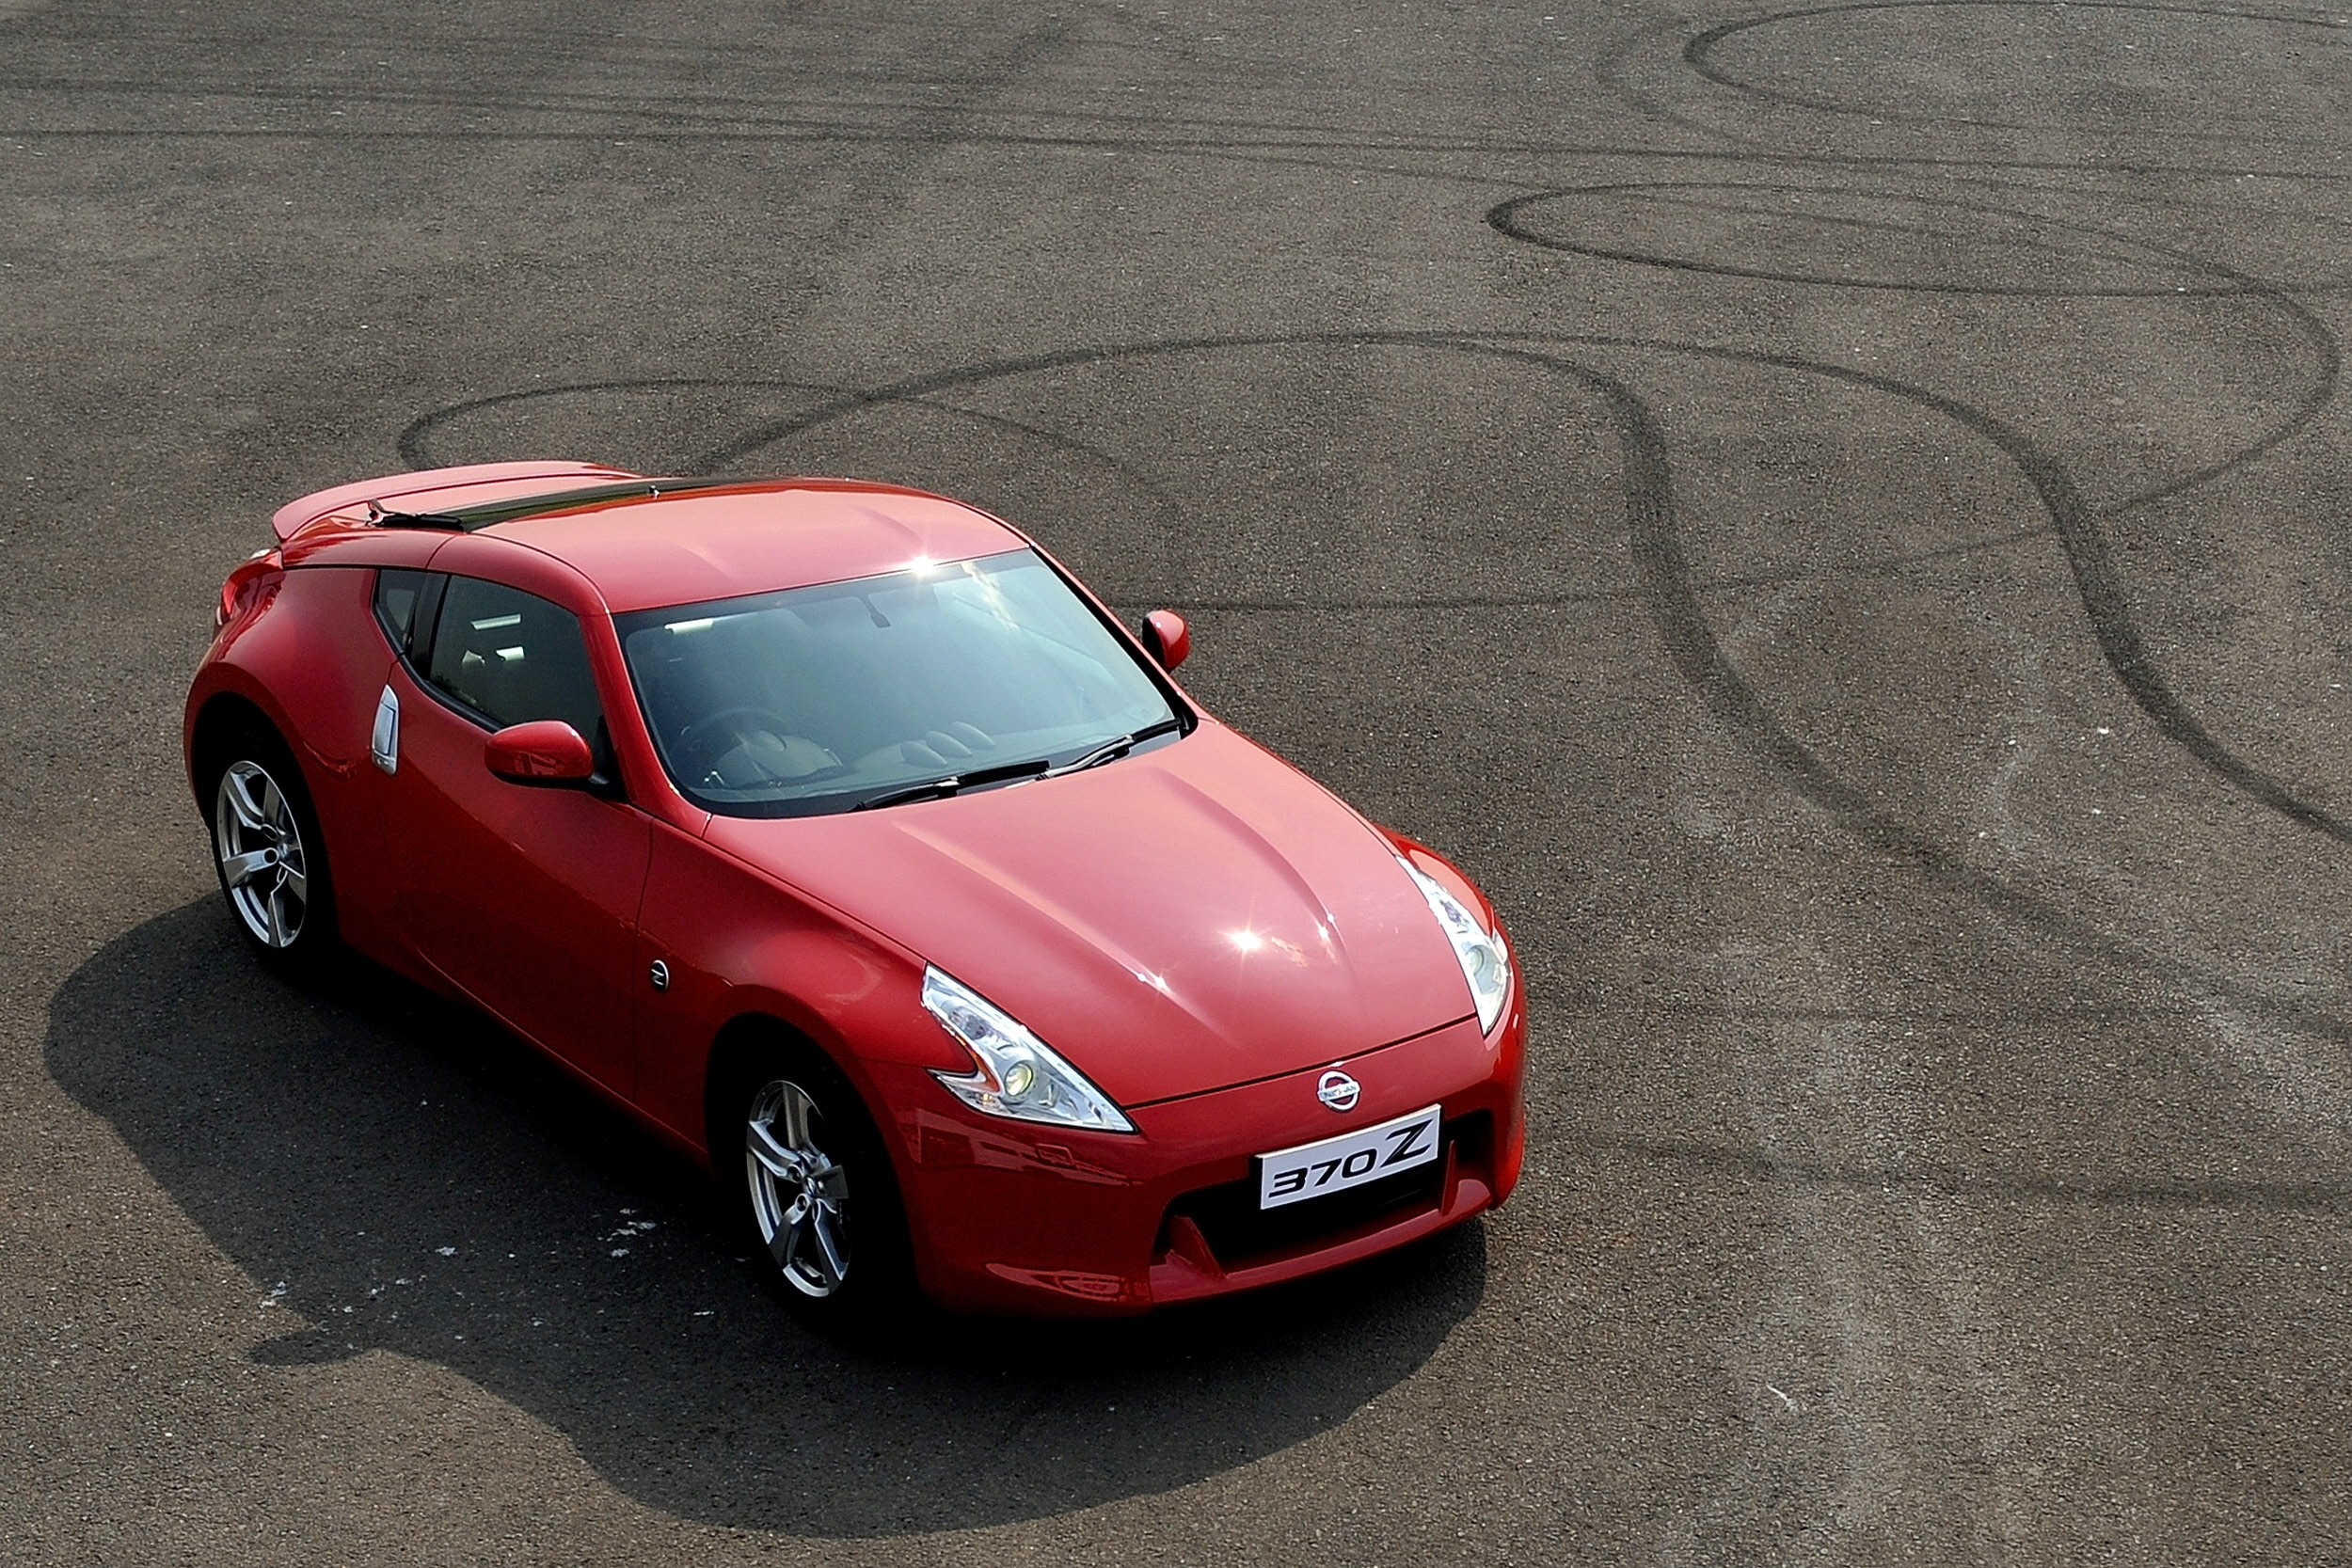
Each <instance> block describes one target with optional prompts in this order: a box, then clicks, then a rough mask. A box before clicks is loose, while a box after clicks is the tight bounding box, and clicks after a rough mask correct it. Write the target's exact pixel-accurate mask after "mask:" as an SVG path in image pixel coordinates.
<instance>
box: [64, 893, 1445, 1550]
mask: <svg viewBox="0 0 2352 1568" xmlns="http://www.w3.org/2000/svg"><path fill="white" fill-rule="evenodd" d="M46 1059H47V1065H48V1069H49V1071H50V1073H51V1074H52V1076H53V1077H54V1078H55V1079H56V1082H57V1083H58V1084H59V1085H62V1086H63V1087H64V1088H65V1090H66V1091H67V1092H68V1093H69V1094H71V1095H72V1097H73V1098H74V1099H75V1100H76V1101H79V1102H80V1103H81V1104H82V1105H84V1106H85V1107H87V1109H89V1110H90V1111H92V1112H94V1113H96V1114H97V1115H99V1116H100V1117H104V1118H105V1119H106V1120H107V1121H108V1122H109V1123H111V1124H112V1125H113V1126H114V1127H115V1129H116V1130H117V1132H119V1134H120V1135H121V1137H122V1139H123V1140H124V1142H125V1143H126V1144H128V1145H129V1147H130V1148H131V1150H132V1152H133V1153H134V1154H135V1155H136V1156H137V1158H138V1159H139V1161H140V1162H141V1163H142V1164H144V1165H145V1166H146V1167H147V1169H148V1170H149V1172H150V1173H151V1175H152V1176H153V1177H154V1178H155V1180H157V1181H158V1182H159V1183H160V1184H161V1185H162V1187H163V1188H164V1190H165V1192H166V1193H167V1194H168V1195H169V1196H170V1197H171V1198H172V1199H173V1201H175V1202H176V1203H177V1204H178V1205H179V1206H180V1207H181V1208H182V1209H183V1211H184V1212H185V1213H186V1214H187V1215H188V1217H189V1218H190V1219H191V1220H193V1221H194V1222H195V1223H196V1224H197V1226H198V1227H200V1228H201V1229H202V1231H203V1232H204V1233H205V1235H206V1236H207V1237H209V1238H210V1239H211V1241H212V1242H213V1243H215V1245H217V1246H218V1247H219V1248H220V1249H221V1250H222V1251H223V1252H224V1253H225V1254H227V1256H228V1257H229V1258H230V1259H231V1260H232V1261H234V1263H235V1264H236V1265H237V1266H238V1267H239V1268H240V1269H242V1270H243V1271H244V1272H245V1273H246V1275H249V1276H250V1277H251V1278H252V1279H253V1280H254V1281H256V1283H257V1285H258V1287H259V1290H258V1291H257V1303H256V1319H257V1322H259V1323H263V1324H265V1325H268V1327H275V1328H276V1329H277V1330H278V1332H277V1333H275V1334H274V1335H272V1336H270V1337H268V1338H264V1339H262V1342H261V1343H259V1344H258V1345H257V1346H256V1347H255V1348H254V1349H253V1350H252V1351H251V1353H250V1354H251V1356H252V1359H253V1360H254V1361H256V1362H258V1363H261V1364H262V1365H265V1366H270V1365H275V1366H290V1365H315V1364H319V1363H326V1362H334V1361H340V1360H343V1359H346V1358H348V1357H351V1356H355V1355H358V1354H364V1353H366V1352H369V1351H375V1350H383V1351H390V1352H394V1353H397V1354H403V1355H408V1356H414V1357H417V1358H420V1359H422V1360H426V1361H431V1362H436V1363H438V1364H440V1365H442V1366H445V1367H447V1368H449V1369H451V1370H453V1371H455V1372H457V1373H459V1374H460V1375H462V1376H464V1377H466V1378H468V1379H469V1380H470V1381H472V1382H473V1383H475V1384H476V1385H478V1386H481V1387H482V1388H484V1389H485V1390H487V1391H489V1392H490V1393H492V1394H494V1395H496V1396H498V1397H499V1398H501V1399H503V1400H506V1401H508V1402H512V1403H513V1404H515V1405H516V1406H517V1407H518V1408H520V1409H522V1410H524V1411H526V1412H528V1413H529V1414H530V1415H532V1417H534V1418H537V1419H539V1420H541V1421H544V1422H546V1423H547V1424H548V1426H550V1427H552V1428H553V1429H555V1430H556V1431H557V1432H559V1433H562V1434H563V1435H564V1437H565V1438H566V1439H567V1440H568V1441H569V1442H570V1443H571V1444H572V1445H573V1446H574V1447H575V1448H576V1449H578V1451H579V1452H580V1455H581V1456H582V1457H583V1458H584V1459H585V1460H586V1462H587V1463H588V1464H589V1465H592V1466H593V1467H594V1468H595V1469H596V1471H597V1472H598V1473H599V1474H600V1475H601V1476H603V1477H604V1478H605V1479H606V1480H607V1481H610V1482H611V1483H612V1485H613V1486H615V1487H617V1488H619V1489H620V1490H621V1491H623V1492H624V1493H626V1494H628V1496H630V1497H634V1498H636V1499H638V1500H640V1501H642V1502H644V1503H645V1504H647V1505H650V1506H652V1507H655V1508H659V1509H661V1510H663V1511H665V1512H668V1513H674V1514H677V1515H680V1516H682V1517H686V1518H691V1519H695V1520H699V1521H704V1522H708V1523H713V1524H723V1525H731V1526H740V1527H745V1528H762V1529H775V1530H785V1531H790V1532H796V1533H805V1534H812V1535H824V1536H877V1535H894V1534H899V1533H907V1532H916V1531H932V1530H941V1529H952V1528H969V1527H974V1526H983V1525H990V1524H999V1523H1004V1522H1008V1521H1010V1520H1016V1519H1023V1518H1034V1517H1039V1516H1042V1515H1047V1514H1052V1513H1062V1512H1066V1511H1069V1510H1072V1509H1078V1508H1085V1507H1089V1506H1093V1505H1096V1504H1101V1503H1105V1502H1111V1501H1115V1500H1118V1499H1120V1498H1124V1497H1141V1496H1148V1495H1151V1494H1154V1493H1158V1492H1164V1491H1168V1490H1170V1489H1172V1488H1175V1487H1180V1486H1183V1485H1185V1484H1187V1483H1189V1482H1192V1481H1199V1480H1200V1479H1202V1478H1204V1477H1207V1476H1211V1475H1214V1474H1216V1473H1217V1472H1220V1471H1223V1470H1227V1469H1230V1468H1232V1467H1233V1466H1235V1465H1244V1464H1248V1463H1249V1462H1251V1461H1253V1460H1256V1459H1260V1458H1263V1457H1264V1456H1266V1455H1268V1454H1272V1453H1275V1452H1277V1451H1279V1450H1280V1449H1285V1448H1288V1447H1290V1446H1292V1445H1295V1444H1297V1443H1301V1442H1304V1441H1307V1440H1309V1439H1311V1438H1312V1437H1314V1436H1315V1435H1316V1434H1318V1433H1324V1432H1327V1431H1330V1430H1332V1429H1333V1428H1334V1427H1336V1426H1337V1425H1339V1424H1340V1423H1341V1422H1343V1421H1344V1420H1345V1419H1346V1418H1347V1417H1348V1416H1349V1415H1350V1414H1351V1413H1352V1412H1354V1411H1355V1410H1357V1409H1358V1408H1359V1407H1360V1406H1362V1405H1363V1404H1364V1403H1366V1402H1368V1401H1371V1400H1373V1399H1374V1398H1375V1397H1377V1396H1379V1395H1381V1394H1382V1393H1384V1392H1386V1391H1387V1390H1389V1389H1391V1388H1393V1387H1394V1386H1397V1385H1398V1384H1399V1383H1400V1382H1402V1381H1403V1380H1405V1379H1406V1378H1407V1377H1409V1376H1411V1375H1412V1374H1413V1373H1414V1372H1415V1371H1416V1370H1418V1369H1420V1368H1421V1367H1422V1365H1423V1364H1424V1363H1425V1362H1427V1361H1428V1360H1429V1358H1430V1357H1431V1355H1432V1354H1434V1353H1435V1352H1436V1351H1437V1350H1438V1347H1439V1346H1440V1345H1441V1344H1442V1343H1443V1342H1444V1340H1445V1339H1446V1338H1447V1336H1448V1335H1449V1334H1450V1333H1451V1332H1452V1331H1453V1329H1454V1327H1455V1325H1457V1324H1458V1323H1461V1322H1462V1321H1463V1320H1464V1319H1466V1318H1467V1317H1469V1316H1470V1314H1471V1313H1472V1312H1473V1311H1475V1310H1476V1308H1477V1307H1478V1305H1479V1302H1480V1300H1481V1298H1482V1296H1483V1293H1484V1289H1485V1277H1486V1245H1485V1239H1484V1235H1483V1232H1482V1231H1481V1229H1480V1227H1478V1226H1476V1225H1471V1226H1467V1227H1462V1228H1461V1229H1459V1230H1457V1231H1455V1232H1454V1233H1452V1234H1451V1235H1449V1236H1445V1237H1440V1238H1438V1239H1436V1240H1434V1241H1432V1242H1430V1243H1423V1244H1422V1245H1420V1246H1417V1247H1413V1248H1409V1249H1407V1250H1406V1251H1404V1252H1402V1253H1399V1254H1396V1255H1393V1256H1391V1257H1390V1258H1388V1259H1381V1260H1377V1261H1375V1263H1372V1264H1368V1265H1364V1266H1360V1267H1358V1268H1356V1269H1352V1270H1349V1271H1346V1272H1344V1273H1342V1274H1339V1275H1333V1276H1330V1277H1328V1278H1326V1279H1323V1280H1319V1281H1313V1282H1310V1283H1308V1284H1305V1285H1302V1286H1295V1287H1290V1288H1285V1289H1282V1290H1279V1291H1266V1292H1262V1293H1259V1294H1257V1295H1254V1296H1250V1297H1245V1298H1242V1299H1239V1300H1236V1301H1232V1302H1228V1303H1219V1304H1215V1305H1211V1306H1207V1307H1197V1308H1191V1309H1186V1310H1183V1311H1176V1312H1169V1313H1165V1314H1161V1315H1158V1316H1155V1317H1152V1318H1150V1319H1145V1320H1142V1321H1139V1322H1128V1323H1096V1324H1070V1323H1043V1324H1038V1323H1020V1322H1010V1321H991V1320H954V1319H944V1318H934V1319H929V1320H926V1321H925V1322H924V1323H921V1324H920V1325H919V1327H918V1328H917V1329H916V1330H915V1331H914V1332H912V1333H910V1334H909V1335H908V1336H906V1337H905V1338H904V1339H903V1340H902V1341H900V1342H893V1343H888V1344H884V1345H878V1346H877V1345H867V1346H862V1347H851V1346H845V1345H841V1344H836V1343H834V1342H831V1341H829V1340H826V1339H823V1338H817V1337H815V1336H813V1335H811V1334H810V1333H808V1332H807V1331H806V1330H804V1329H803V1327H801V1326H800V1324H799V1323H797V1321H796V1320H795V1319H794V1318H792V1316H791V1315H790V1314H789V1313H788V1312H787V1311H786V1309H785V1308H784V1307H783V1306H782V1305H781V1304H780V1302H779V1301H778V1300H777V1299H776V1298H775V1296H774V1295H773V1294H772V1293H771V1290H770V1288H769V1287H768V1285H767V1284H766V1282H765V1280H764V1278H763V1276H762V1274H761V1272H760V1271H761V1270H762V1269H764V1268H765V1267H766V1264H765V1261H764V1259H754V1258H752V1257H750V1256H748V1255H747V1249H746V1247H745V1245H744V1244H743V1243H742V1242H741V1241H740V1240H739V1237H738V1235H737V1234H736V1233H735V1232H734V1231H733V1229H732V1228H731V1227H730V1226H729V1224H728V1223H727V1221H726V1219H725V1217H724V1212H723V1209H722V1205H721V1201H720V1199H719V1197H718V1195H717V1191H716V1188H715V1186H714V1184H713V1183H712V1182H711V1181H710V1180H708V1179H707V1177H704V1176H703V1175H701V1174H700V1173H699V1172H697V1171H695V1170H693V1169H692V1168H691V1166H690V1165H688V1164H686V1163H685V1162H684V1161H682V1160H680V1159H678V1158H677V1157H676V1156H675V1155H674V1154H672V1153H671V1152H669V1151H668V1150H667V1149H665V1148H662V1147H661V1146H660V1145H659V1144H658V1143H657V1142H656V1141H655V1140H654V1139H653V1138H652V1137H650V1136H649V1135H648V1134H646V1133H644V1132H641V1131H640V1130H639V1129H637V1128H636V1127H635V1125H634V1124H633V1123H631V1122H629V1121H628V1119H627V1118H626V1117H623V1116H621V1115H620V1114H619V1113H617V1112H614V1111H612V1110H611V1109H610V1108H609V1107H607V1106H606V1105H605V1104H604V1103H603V1102H602V1101H598V1100H596V1098H595V1097H594V1096H592V1095H591V1094H589V1093H588V1092H587V1091H585V1090H583V1089H581V1088H580V1087H579V1086H577V1085H575V1084H573V1082H572V1081H571V1080H570V1079H569V1078H568V1077H566V1076H565V1075H564V1073H563V1072H561V1071H560V1070H559V1069H555V1068H554V1067H553V1066H551V1065H550V1064H548V1063H547V1062H546V1061H545V1060H544V1059H542V1058H541V1057H539V1056H538V1055H537V1053H534V1052H532V1050H530V1049H529V1048H528V1047H526V1046H524V1045H523V1044H522V1043H521V1042H519V1041H517V1040H516V1039H515V1038H514V1037H512V1036H510V1035H507V1034H506V1033H504V1032H503V1031H501V1030H500V1029H498V1028H497V1027H495V1026H494V1025H492V1024H491V1023H490V1022H488V1021H487V1020H485V1019H483V1018H482V1017H480V1016H479V1015H477V1014H474V1013H472V1012H469V1011H468V1010H466V1009H463V1008H460V1007H456V1006H452V1005H450V1004H447V1003H445V1002H442V1001H441V1000H440V999H438V998H437V997H434V996H432V995H430V994H429V993H427V992H425V991H423V990H421V989H419V988H417V987H414V986H411V985H409V984H407V983H406V982H405V981H402V980H400V979H398V978H396V977H394V976H392V975H390V974H388V973H386V972H384V971H381V970H378V969H375V968H374V967H373V966H371V965H364V964H358V963H355V964H353V965H352V966H350V969H349V971H348V973H346V974H342V975H341V976H339V977H338V978H337V979H336V980H335V981H333V982H332V983H329V984H326V985H321V986H318V987H313V988H310V989H296V988H294V987H291V986H289V985H287V984H285V983H284V982H281V981H279V980H278V979H277V978H275V977H273V976H272V975H270V974H267V973H266V972H265V971H263V970H262V968H261V967H260V966H259V965H258V964H257V963H256V962H255V960H254V959H253V958H252V957H251V956H250V955H249V954H248V953H247V952H246V951H245V949H244V948H243V946H242V945H241V943H240V942H239V941H238V939H237V938H236V936H235V934H234V932H233V931H231V930H230V927H229V924H228V921H227V918H226V917H225V915H224V914H223V913H222V912H221V911H220V909H219V908H218V906H217V904H216V903H215V902H214V901H212V900H209V899H207V900H203V901H199V902H198V903H193V904H190V905H187V906H185V907H183V908H181V909H178V910H174V911H170V912H169V913H167V914H164V915H160V916H157V917H156V918H154V919H152V920H150V921H148V922H147V923H146V924H144V925H142V926H139V927H136V928H135V929H134V930H132V931H130V932H128V933H127V934H125V935H123V936H121V937H119V938H118V939H117V940H116V941H114V942H111V943H109V944H108V945H107V946H106V947H104V948H103V949H102V950H101V951H100V952H99V953H98V954H97V955H95V956H94V957H92V958H90V959H89V960H88V961H87V963H85V964H83V965H82V966H81V967H80V968H79V969H78V970H76V971H75V972H74V974H72V977H70V978H69V979H68V980H67V982H66V983H65V984H64V986H62V987H61V988H59V990H58V991H57V993H56V996H55V997H53V998H52V999H51V1004H50V1027H49V1035H48V1040H47V1047H46ZM262 1302H267V1303H268V1304H269V1305H268V1306H266V1307H264V1306H262ZM262 1332H264V1333H266V1332H267V1328H264V1329H263V1330H262ZM388 1419H398V1418H397V1417H389V1416H388Z"/></svg>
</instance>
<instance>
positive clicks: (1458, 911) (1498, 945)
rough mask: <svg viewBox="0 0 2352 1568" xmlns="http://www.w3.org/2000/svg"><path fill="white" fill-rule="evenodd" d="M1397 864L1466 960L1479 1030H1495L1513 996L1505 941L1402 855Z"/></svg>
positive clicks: (1458, 954) (1456, 952) (1466, 975)
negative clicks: (1426, 902) (1504, 947)
mask: <svg viewBox="0 0 2352 1568" xmlns="http://www.w3.org/2000/svg"><path fill="white" fill-rule="evenodd" d="M1396 863H1397V864H1399V865H1401V866H1403V867H1404V868H1405V874H1406V876H1407V877H1410V878H1412V879H1413V885H1414V886H1415V887H1417V888H1419V889H1421V895H1422V897H1423V898H1426V899H1428V900H1429V912H1430V913H1432V914H1434V915H1436V916H1437V917H1438V925H1439V926H1442V927H1445V935H1446V940H1447V941H1448V942H1452V943H1454V957H1455V958H1459V959H1461V960H1462V978H1463V979H1465V980H1468V981H1469V982H1470V1000H1471V1001H1472V1002H1473V1003H1475V1004H1476V1005H1477V1006H1478V1026H1479V1028H1481V1029H1492V1028H1493V1027H1494V1026H1495V1020H1496V1019H1498V1018H1500V1017H1502V1004H1503V1000H1504V998H1506V997H1508V996H1509V995H1510V994H1511V956H1510V955H1509V954H1508V953H1506V952H1504V951H1503V947H1502V937H1501V936H1500V935H1499V934H1497V933H1495V932H1492V931H1489V930H1487V929H1486V927H1484V926H1481V925H1480V924H1479V923H1478V918H1477V916H1475V915H1473V914H1471V913H1470V911H1468V910H1466V909H1464V908H1463V907H1462V901H1461V900H1460V899H1459V898H1456V897H1454V895H1452V894H1450V893H1448V892H1447V891H1446V890H1445V889H1444V888H1442V887H1440V886H1439V885H1438V883H1437V882H1436V881H1434V880H1432V879H1430V878H1429V877H1427V876H1425V875H1423V874H1422V870H1421V868H1420V867H1419V866H1417V865H1415V864H1414V863H1412V862H1410V861H1408V860H1406V858H1405V857H1404V856H1402V855H1399V856H1398V857H1397V858H1396Z"/></svg>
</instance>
